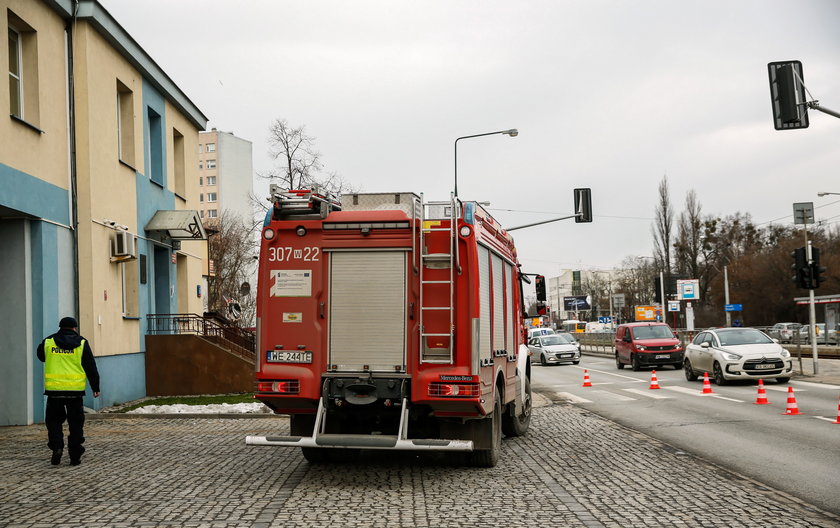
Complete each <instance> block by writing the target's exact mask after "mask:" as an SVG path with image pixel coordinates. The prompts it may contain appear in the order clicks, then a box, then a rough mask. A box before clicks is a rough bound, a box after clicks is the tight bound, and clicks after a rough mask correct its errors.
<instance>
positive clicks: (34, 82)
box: [7, 11, 40, 126]
mask: <svg viewBox="0 0 840 528" xmlns="http://www.w3.org/2000/svg"><path fill="white" fill-rule="evenodd" d="M7 13H8V33H9V113H10V114H11V115H13V116H15V117H17V118H18V119H21V120H24V121H26V122H27V123H29V124H32V125H35V126H37V125H38V124H39V121H40V109H39V106H38V98H39V91H38V41H37V32H36V31H35V30H34V29H33V28H32V27H31V26H30V25H29V24H27V23H26V22H24V21H23V20H22V19H21V18H20V17H18V16H17V15H15V14H14V13H13V12H11V11H7Z"/></svg>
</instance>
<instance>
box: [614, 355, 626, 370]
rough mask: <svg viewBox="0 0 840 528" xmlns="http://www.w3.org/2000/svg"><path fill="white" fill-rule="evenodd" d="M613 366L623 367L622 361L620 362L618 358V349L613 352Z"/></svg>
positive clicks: (619, 368) (621, 368) (620, 368)
mask: <svg viewBox="0 0 840 528" xmlns="http://www.w3.org/2000/svg"><path fill="white" fill-rule="evenodd" d="M615 366H616V367H617V368H618V370H623V369H624V363H622V362H621V360H620V359H619V358H618V351H616V353H615Z"/></svg>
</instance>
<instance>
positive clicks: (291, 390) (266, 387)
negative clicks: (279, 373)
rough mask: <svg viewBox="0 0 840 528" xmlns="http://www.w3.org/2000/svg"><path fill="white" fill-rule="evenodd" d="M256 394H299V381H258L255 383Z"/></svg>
mask: <svg viewBox="0 0 840 528" xmlns="http://www.w3.org/2000/svg"><path fill="white" fill-rule="evenodd" d="M257 392H278V393H280V394H299V393H300V380H280V381H259V382H257Z"/></svg>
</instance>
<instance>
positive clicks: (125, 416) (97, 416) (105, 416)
mask: <svg viewBox="0 0 840 528" xmlns="http://www.w3.org/2000/svg"><path fill="white" fill-rule="evenodd" d="M85 418H86V419H88V420H111V419H116V420H131V419H134V418H152V419H169V420H171V419H178V418H211V419H223V420H234V419H252V418H256V419H269V418H274V419H277V420H288V419H289V417H288V416H285V415H277V414H272V413H177V414H164V413H131V414H129V413H90V414H85Z"/></svg>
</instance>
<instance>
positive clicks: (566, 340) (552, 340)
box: [540, 334, 575, 346]
mask: <svg viewBox="0 0 840 528" xmlns="http://www.w3.org/2000/svg"><path fill="white" fill-rule="evenodd" d="M540 341H541V342H542V344H543V346H550V345H571V344H573V343H574V342H575V340H574V339H572V336H570V335H568V334H556V335H548V336H543V337H541V338H540Z"/></svg>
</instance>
